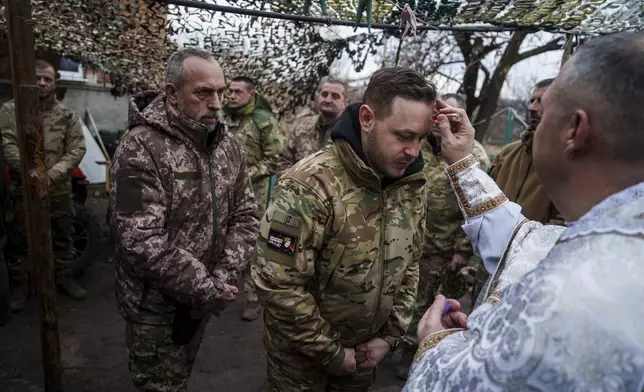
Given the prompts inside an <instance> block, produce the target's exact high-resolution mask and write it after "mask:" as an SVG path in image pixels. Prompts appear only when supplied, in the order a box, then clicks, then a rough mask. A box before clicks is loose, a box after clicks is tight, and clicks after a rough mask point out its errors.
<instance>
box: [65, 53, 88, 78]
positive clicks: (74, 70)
mask: <svg viewBox="0 0 644 392" xmlns="http://www.w3.org/2000/svg"><path fill="white" fill-rule="evenodd" d="M58 72H59V73H60V79H61V80H76V81H79V82H85V81H86V79H85V70H84V69H83V66H82V65H81V64H79V63H77V62H75V61H73V60H70V59H68V58H66V57H61V58H60V64H59V66H58Z"/></svg>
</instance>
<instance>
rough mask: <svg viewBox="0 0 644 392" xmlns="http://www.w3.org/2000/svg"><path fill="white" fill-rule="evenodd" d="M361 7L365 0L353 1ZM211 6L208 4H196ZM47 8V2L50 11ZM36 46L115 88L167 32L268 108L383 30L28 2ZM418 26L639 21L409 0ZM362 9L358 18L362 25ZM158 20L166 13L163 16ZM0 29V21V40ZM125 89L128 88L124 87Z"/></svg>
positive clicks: (138, 73)
mask: <svg viewBox="0 0 644 392" xmlns="http://www.w3.org/2000/svg"><path fill="white" fill-rule="evenodd" d="M358 1H359V2H360V3H362V4H365V3H367V0H358ZM370 2H371V9H372V13H371V15H372V18H371V19H372V22H374V23H389V24H394V25H397V24H398V23H399V20H400V14H401V10H402V7H403V6H404V5H405V4H407V2H405V1H403V0H370ZM193 3H194V4H195V5H198V4H199V3H210V4H216V3H217V2H216V0H195V1H194V2H193ZM52 4H55V6H54V7H51V5H52ZM220 4H222V5H230V6H235V7H241V8H247V9H258V10H267V11H272V12H282V13H290V14H306V15H314V16H322V15H323V14H322V6H323V5H324V6H325V7H327V8H328V10H327V13H326V14H325V15H324V16H328V17H329V18H334V19H344V20H355V16H356V7H358V6H359V4H358V2H357V1H355V0H329V1H328V2H327V1H324V4H323V3H322V2H318V1H315V2H314V1H310V0H228V1H227V2H226V3H225V4H223V3H220ZM32 5H33V14H34V20H35V21H36V23H35V33H36V46H37V48H38V49H45V50H52V51H54V52H55V53H58V54H60V55H63V56H66V57H69V58H71V59H73V60H76V61H80V62H82V63H86V64H90V65H93V66H95V67H98V68H100V69H103V70H105V71H107V72H108V73H109V74H111V75H112V81H113V82H114V83H115V84H116V87H115V90H114V91H115V93H117V94H119V93H120V94H122V93H125V92H127V91H128V89H129V90H130V91H134V90H135V89H140V88H142V86H143V85H156V86H158V85H160V83H161V80H162V74H163V69H164V64H165V61H166V60H167V58H168V56H169V55H170V53H171V52H172V51H173V50H174V49H175V48H176V46H175V44H173V43H172V42H171V41H168V40H167V39H166V36H168V37H174V38H180V39H182V40H184V39H187V42H185V44H186V45H187V46H190V45H199V46H202V47H206V48H208V49H210V50H212V51H213V52H214V53H215V54H216V55H217V57H218V58H219V59H220V61H221V63H222V65H223V66H224V69H225V70H226V71H227V73H228V76H236V75H239V74H248V75H250V76H252V77H254V78H255V79H256V80H257V81H258V84H259V86H260V88H261V90H262V92H263V93H265V94H266V95H267V96H268V97H269V98H270V99H271V101H272V103H273V104H274V106H275V107H276V109H278V110H279V111H280V112H286V111H288V110H290V109H294V108H295V107H297V106H298V105H301V104H302V103H304V102H305V101H306V100H307V99H308V98H309V97H311V95H312V93H313V92H314V90H315V86H316V85H317V82H318V81H319V79H320V78H321V77H323V76H326V75H327V74H328V72H329V69H330V66H331V64H332V63H333V61H334V60H335V59H336V58H337V57H339V56H340V55H342V54H343V53H348V54H349V56H350V58H351V60H352V61H353V64H354V67H355V68H356V70H360V68H361V67H363V66H364V64H365V61H366V58H367V56H368V55H369V54H373V53H375V52H376V50H377V47H378V46H380V45H381V44H382V40H383V38H385V36H386V35H394V36H400V32H399V31H398V30H395V29H394V30H387V32H386V33H385V34H383V33H382V32H379V33H378V34H372V35H367V34H361V35H357V36H354V37H351V38H348V39H343V38H340V37H338V38H334V39H323V38H322V36H321V34H320V32H321V31H322V28H321V27H320V26H319V25H313V24H307V23H297V22H290V21H285V20H277V19H268V18H250V17H231V16H230V15H224V16H222V15H221V14H220V13H214V12H211V11H204V10H200V9H197V8H192V7H185V6H160V5H159V4H158V3H156V2H155V1H154V0H55V1H54V0H32ZM410 6H411V7H412V8H413V9H414V10H415V11H416V14H417V17H418V19H419V21H420V23H419V24H420V25H421V26H422V25H426V26H441V27H446V26H457V27H469V28H476V29H477V28H481V29H485V28H489V27H490V26H496V27H497V28H499V27H500V28H507V29H517V28H529V29H532V30H539V29H541V30H548V31H555V32H563V31H565V32H570V33H578V34H591V35H592V34H601V33H607V32H613V31H622V30H637V29H640V28H641V26H642V21H643V20H644V2H643V1H641V0H495V1H490V0H487V1H485V0H469V1H468V0H415V1H414V0H412V2H411V3H410ZM367 14H368V13H367V12H366V11H365V12H363V15H361V18H362V19H361V20H362V21H363V22H364V21H366V15H367ZM166 16H167V17H166ZM5 30H6V26H5V20H4V18H1V19H0V39H1V38H2V35H3V33H4V32H5ZM126 87H127V89H126Z"/></svg>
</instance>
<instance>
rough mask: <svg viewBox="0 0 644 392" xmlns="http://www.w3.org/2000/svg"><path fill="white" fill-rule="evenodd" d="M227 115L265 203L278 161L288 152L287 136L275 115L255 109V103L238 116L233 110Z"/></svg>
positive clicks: (239, 112) (241, 110) (260, 199)
mask: <svg viewBox="0 0 644 392" xmlns="http://www.w3.org/2000/svg"><path fill="white" fill-rule="evenodd" d="M226 112H227V119H226V123H227V124H228V129H229V130H230V132H231V133H232V134H233V135H235V137H236V138H237V140H238V141H239V143H240V144H241V145H242V147H243V148H244V150H245V152H246V160H247V162H248V174H249V175H250V179H251V182H252V184H253V190H254V192H255V197H256V198H257V200H258V202H260V204H265V203H266V201H267V199H268V185H269V181H270V176H272V175H273V174H277V160H278V159H279V156H280V154H281V153H282V150H283V149H284V136H283V135H282V132H281V131H280V128H279V126H278V125H277V120H276V119H275V117H274V116H273V113H271V112H269V111H268V110H266V109H263V108H258V107H255V104H254V103H250V104H248V105H246V106H245V107H243V108H242V109H240V110H239V111H238V112H236V113H234V114H233V112H232V111H231V110H230V109H227V110H226ZM261 212H263V211H261Z"/></svg>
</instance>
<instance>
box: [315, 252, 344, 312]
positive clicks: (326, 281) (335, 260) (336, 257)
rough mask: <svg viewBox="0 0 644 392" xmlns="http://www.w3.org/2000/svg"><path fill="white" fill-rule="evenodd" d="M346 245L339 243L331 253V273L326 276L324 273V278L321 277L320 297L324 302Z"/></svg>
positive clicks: (329, 269)
mask: <svg viewBox="0 0 644 392" xmlns="http://www.w3.org/2000/svg"><path fill="white" fill-rule="evenodd" d="M344 249H345V247H344V245H342V244H338V245H337V246H336V247H335V249H334V250H333V254H332V255H331V259H329V268H328V271H329V274H328V276H324V275H326V274H323V275H322V279H320V287H319V290H320V299H321V300H322V301H323V302H326V289H327V287H329V285H330V284H331V281H332V280H333V277H334V275H335V272H336V270H337V268H338V264H340V260H342V255H343V254H344Z"/></svg>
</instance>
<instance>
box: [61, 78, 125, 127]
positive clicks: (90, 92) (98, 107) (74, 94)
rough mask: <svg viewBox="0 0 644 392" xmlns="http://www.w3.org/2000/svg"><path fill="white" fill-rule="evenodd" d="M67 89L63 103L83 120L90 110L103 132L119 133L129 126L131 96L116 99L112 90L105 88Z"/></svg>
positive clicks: (79, 86) (79, 87) (76, 87)
mask: <svg viewBox="0 0 644 392" xmlns="http://www.w3.org/2000/svg"><path fill="white" fill-rule="evenodd" d="M64 86H65V87H66V91H65V97H64V98H63V101H62V102H63V103H64V104H65V105H67V106H69V107H70V108H71V109H73V110H74V111H75V112H76V113H78V115H79V116H81V118H82V119H85V110H86V109H89V111H90V113H92V117H93V118H94V121H95V122H96V127H97V128H98V129H101V130H109V131H114V132H116V131H118V130H119V129H125V127H126V126H127V110H128V104H129V96H127V95H126V96H122V97H118V98H117V97H114V96H112V94H110V89H109V88H107V87H103V86H92V85H87V84H82V85H64Z"/></svg>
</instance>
